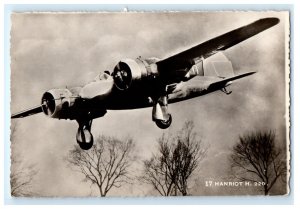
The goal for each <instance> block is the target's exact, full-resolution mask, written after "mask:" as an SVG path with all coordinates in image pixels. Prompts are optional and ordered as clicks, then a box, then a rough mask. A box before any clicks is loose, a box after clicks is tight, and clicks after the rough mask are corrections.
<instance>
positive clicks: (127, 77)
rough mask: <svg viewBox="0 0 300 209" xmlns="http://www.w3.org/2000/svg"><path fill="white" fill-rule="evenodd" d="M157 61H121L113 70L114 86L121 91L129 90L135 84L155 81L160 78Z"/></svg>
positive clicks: (139, 59)
mask: <svg viewBox="0 0 300 209" xmlns="http://www.w3.org/2000/svg"><path fill="white" fill-rule="evenodd" d="M155 61H156V59H155V58H151V59H148V60H147V59H146V60H143V59H141V58H137V59H135V60H133V59H124V60H121V61H120V62H119V63H118V64H117V65H116V67H115V68H114V70H113V73H112V76H113V78H114V84H115V86H116V87H117V88H118V89H119V90H127V89H129V88H130V87H131V86H132V85H133V84H134V83H138V82H140V81H142V80H145V79H148V80H151V79H155V78H156V77H157V76H158V71H157V65H156V64H155Z"/></svg>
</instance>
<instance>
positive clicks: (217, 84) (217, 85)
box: [209, 72, 256, 89]
mask: <svg viewBox="0 0 300 209" xmlns="http://www.w3.org/2000/svg"><path fill="white" fill-rule="evenodd" d="M254 73H256V72H248V73H244V74H241V75H236V76H233V77H230V78H225V79H223V80H220V81H217V82H215V83H212V84H210V86H209V88H213V89H218V88H224V87H226V84H228V82H230V81H234V80H237V79H240V78H243V77H246V76H249V75H252V74H254Z"/></svg>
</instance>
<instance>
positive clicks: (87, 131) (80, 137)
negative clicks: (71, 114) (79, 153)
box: [76, 120, 94, 150]
mask: <svg viewBox="0 0 300 209" xmlns="http://www.w3.org/2000/svg"><path fill="white" fill-rule="evenodd" d="M77 122H78V124H79V128H78V131H77V134H76V141H77V143H78V145H79V146H80V148H81V149H83V150H89V149H90V148H91V147H92V146H93V143H94V138H93V135H92V133H91V126H92V120H86V121H79V120H77Z"/></svg>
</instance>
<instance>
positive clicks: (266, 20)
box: [258, 17, 280, 27]
mask: <svg viewBox="0 0 300 209" xmlns="http://www.w3.org/2000/svg"><path fill="white" fill-rule="evenodd" d="M258 21H259V22H263V23H264V24H266V25H267V26H269V27H272V26H274V25H277V24H278V23H279V22H280V20H279V18H277V17H267V18H263V19H260V20H258Z"/></svg>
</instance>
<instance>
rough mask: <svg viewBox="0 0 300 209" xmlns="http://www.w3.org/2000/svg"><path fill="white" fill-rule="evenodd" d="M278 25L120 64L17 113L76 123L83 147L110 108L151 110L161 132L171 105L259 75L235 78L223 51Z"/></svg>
mask: <svg viewBox="0 0 300 209" xmlns="http://www.w3.org/2000/svg"><path fill="white" fill-rule="evenodd" d="M278 22H279V19H277V18H264V19H260V20H257V21H255V22H253V23H251V24H249V25H246V26H243V27H241V28H238V29H236V30H233V31H230V32H228V33H225V34H223V35H221V36H218V37H216V38H213V39H211V40H208V41H206V42H204V43H201V44H199V45H197V46H194V47H192V48H190V49H188V50H186V51H183V52H181V53H179V54H176V55H173V56H171V57H168V58H166V59H161V60H160V59H157V58H149V59H143V58H141V57H139V58H137V59H134V60H133V59H124V60H121V61H120V62H119V63H118V64H117V66H116V67H115V68H114V70H113V72H112V73H110V72H108V71H105V72H104V73H102V74H100V75H99V76H97V77H96V78H95V79H94V80H93V81H92V82H90V83H88V84H87V85H85V86H83V87H76V88H70V89H67V88H66V89H51V90H49V91H47V92H45V93H44V94H43V96H42V100H41V105H39V106H37V107H34V108H31V109H28V110H26V111H23V112H20V113H17V114H13V115H12V116H11V118H22V117H26V116H29V115H33V114H36V113H40V112H44V114H45V115H47V116H48V117H51V118H58V119H70V120H76V121H77V122H78V124H79V128H78V131H77V135H76V139H77V142H78V144H79V146H80V147H81V148H82V149H85V150H87V149H89V148H91V147H92V145H93V135H92V134H91V125H92V120H93V119H95V118H98V117H102V116H104V115H105V113H106V111H107V110H122V109H135V108H144V107H153V109H152V120H153V121H154V122H155V123H156V125H157V126H158V127H159V128H162V129H165V128H168V127H169V126H170V125H171V122H172V116H171V114H170V113H169V112H168V104H169V103H175V102H179V101H182V100H187V99H190V98H193V97H197V96H201V95H204V94H208V93H211V92H213V91H216V90H221V91H223V92H224V93H226V94H230V93H231V92H229V91H227V89H226V87H227V86H229V85H230V84H232V82H233V81H234V80H236V79H240V78H242V77H245V76H249V75H251V74H253V73H255V72H247V73H244V74H241V75H234V73H233V69H232V65H231V62H230V61H229V60H228V59H227V58H226V57H225V56H224V55H223V54H222V53H221V52H220V51H223V50H225V49H228V48H229V47H232V46H234V45H236V44H238V43H240V42H242V41H244V40H246V39H248V38H250V37H252V36H254V35H256V34H258V33H260V32H262V31H264V30H266V29H268V28H270V27H272V26H274V25H276V24H277V23H278Z"/></svg>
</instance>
